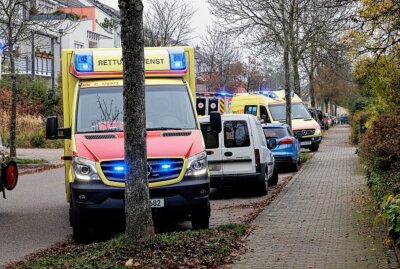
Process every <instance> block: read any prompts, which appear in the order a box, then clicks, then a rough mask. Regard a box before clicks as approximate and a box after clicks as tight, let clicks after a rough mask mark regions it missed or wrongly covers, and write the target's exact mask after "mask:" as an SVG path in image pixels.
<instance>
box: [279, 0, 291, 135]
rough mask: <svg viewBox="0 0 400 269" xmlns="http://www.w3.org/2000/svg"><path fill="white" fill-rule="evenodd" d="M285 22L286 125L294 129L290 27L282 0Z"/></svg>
mask: <svg viewBox="0 0 400 269" xmlns="http://www.w3.org/2000/svg"><path fill="white" fill-rule="evenodd" d="M280 5H281V6H280V8H281V13H282V18H285V19H284V20H283V35H284V38H283V39H284V44H283V65H284V69H285V97H286V123H287V124H288V125H289V126H290V128H292V100H291V99H292V98H291V95H290V64H289V49H290V47H289V29H288V28H289V27H288V23H287V21H288V20H287V16H285V15H286V14H285V13H286V12H285V3H284V1H283V0H282V1H281V3H280ZM289 16H290V14H289Z"/></svg>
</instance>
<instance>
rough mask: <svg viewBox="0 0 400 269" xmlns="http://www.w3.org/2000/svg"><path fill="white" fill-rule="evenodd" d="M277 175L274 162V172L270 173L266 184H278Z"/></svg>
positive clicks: (276, 167)
mask: <svg viewBox="0 0 400 269" xmlns="http://www.w3.org/2000/svg"><path fill="white" fill-rule="evenodd" d="M278 180H279V176H278V166H277V165H276V164H274V173H273V174H272V177H271V178H270V179H269V181H268V185H271V186H275V185H276V184H278Z"/></svg>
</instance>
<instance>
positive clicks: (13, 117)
mask: <svg viewBox="0 0 400 269" xmlns="http://www.w3.org/2000/svg"><path fill="white" fill-rule="evenodd" d="M13 50H14V49H13V46H11V47H10V48H9V51H10V53H9V55H10V67H11V79H12V87H11V115H10V122H11V124H10V142H9V145H10V157H11V158H14V157H16V156H17V148H16V137H17V135H16V133H17V98H18V97H17V75H16V73H15V60H14V54H13V53H14V52H13Z"/></svg>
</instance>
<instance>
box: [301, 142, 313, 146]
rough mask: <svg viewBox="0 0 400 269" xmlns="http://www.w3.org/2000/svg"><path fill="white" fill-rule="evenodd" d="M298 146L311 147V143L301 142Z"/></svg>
mask: <svg viewBox="0 0 400 269" xmlns="http://www.w3.org/2000/svg"><path fill="white" fill-rule="evenodd" d="M300 145H302V146H307V145H311V141H303V142H301V143H300Z"/></svg>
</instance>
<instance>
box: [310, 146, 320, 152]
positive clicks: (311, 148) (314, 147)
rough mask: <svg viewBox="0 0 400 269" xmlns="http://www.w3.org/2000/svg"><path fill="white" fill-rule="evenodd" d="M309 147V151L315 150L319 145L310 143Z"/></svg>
mask: <svg viewBox="0 0 400 269" xmlns="http://www.w3.org/2000/svg"><path fill="white" fill-rule="evenodd" d="M309 149H310V151H311V152H316V151H318V149H319V145H312V146H310V148H309Z"/></svg>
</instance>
